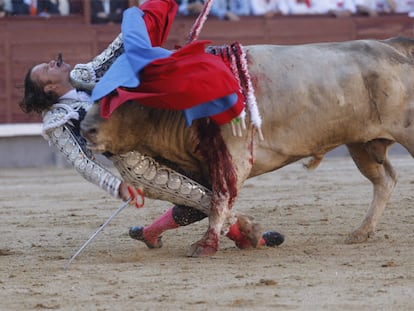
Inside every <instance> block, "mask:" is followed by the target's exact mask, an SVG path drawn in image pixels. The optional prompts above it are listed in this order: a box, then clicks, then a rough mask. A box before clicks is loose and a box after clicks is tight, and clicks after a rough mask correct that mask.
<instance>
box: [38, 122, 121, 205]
mask: <svg viewBox="0 0 414 311" xmlns="http://www.w3.org/2000/svg"><path fill="white" fill-rule="evenodd" d="M45 136H47V138H48V141H49V143H50V144H52V145H54V146H55V147H56V148H57V149H58V150H59V151H60V152H61V153H62V154H63V155H64V157H65V158H66V159H67V161H68V162H69V163H70V164H71V165H72V166H73V167H74V168H75V170H76V171H77V172H78V173H79V174H80V175H82V177H84V178H85V179H86V180H88V181H90V182H92V183H93V184H95V185H97V186H99V187H100V188H102V189H103V190H105V191H107V192H108V193H110V194H111V195H113V196H114V197H116V198H119V186H120V185H121V182H122V180H121V179H120V178H118V177H117V176H115V175H114V174H113V173H112V172H111V171H109V170H108V169H106V168H105V167H104V166H103V165H102V164H100V163H99V162H97V161H96V160H95V159H94V157H93V155H92V152H90V150H88V149H86V147H82V146H83V145H84V141H83V138H81V137H79V136H77V135H76V134H75V133H74V132H73V131H72V130H71V128H70V127H69V126H67V125H62V126H59V127H55V128H51V129H49V130H47V131H46V132H45Z"/></svg>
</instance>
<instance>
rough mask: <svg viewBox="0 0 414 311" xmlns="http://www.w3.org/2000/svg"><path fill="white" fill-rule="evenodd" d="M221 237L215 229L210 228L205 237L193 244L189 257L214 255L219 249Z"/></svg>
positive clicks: (188, 253)
mask: <svg viewBox="0 0 414 311" xmlns="http://www.w3.org/2000/svg"><path fill="white" fill-rule="evenodd" d="M218 244H219V238H218V234H217V233H215V231H214V230H213V229H209V230H208V231H207V232H206V234H205V235H204V237H203V238H202V239H201V240H200V241H198V242H196V243H194V244H193V245H191V247H190V249H189V251H188V252H187V256H188V257H206V256H212V255H214V254H215V253H216V252H217V250H218Z"/></svg>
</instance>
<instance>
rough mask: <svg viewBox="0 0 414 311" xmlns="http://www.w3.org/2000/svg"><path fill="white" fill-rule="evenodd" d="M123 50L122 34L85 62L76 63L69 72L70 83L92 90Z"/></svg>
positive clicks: (78, 87) (82, 88) (76, 86)
mask: <svg viewBox="0 0 414 311" xmlns="http://www.w3.org/2000/svg"><path fill="white" fill-rule="evenodd" d="M123 52H124V45H123V40H122V34H119V35H118V36H117V37H116V38H115V40H114V41H113V42H112V43H111V44H109V46H108V47H107V48H106V49H105V50H104V51H103V52H102V53H101V54H99V55H98V56H96V57H95V58H94V59H93V60H92V61H90V62H89V63H87V64H77V65H75V67H74V68H73V69H72V70H71V72H70V81H71V83H72V85H73V86H74V87H75V88H77V89H81V90H86V91H92V89H93V88H94V86H95V84H96V83H98V82H99V80H100V79H101V78H102V76H103V75H104V73H105V72H106V71H107V70H108V69H109V67H110V66H111V65H112V63H113V62H114V61H115V60H116V59H117V58H118V56H119V55H121V54H122V53H123Z"/></svg>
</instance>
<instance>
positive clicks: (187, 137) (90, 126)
mask: <svg viewBox="0 0 414 311" xmlns="http://www.w3.org/2000/svg"><path fill="white" fill-rule="evenodd" d="M245 51H246V55H247V60H248V70H249V72H250V76H251V78H252V84H253V87H254V90H255V95H256V99H257V103H258V109H259V112H260V114H261V116H262V121H263V123H262V133H263V136H264V140H261V139H258V135H257V133H256V130H255V128H254V127H252V126H250V127H249V128H248V129H247V131H245V132H244V133H243V135H242V136H241V137H240V136H235V135H234V133H233V131H232V129H231V126H230V125H224V126H221V127H219V126H217V125H215V124H213V123H212V122H209V121H208V119H202V120H197V121H195V122H194V123H193V124H192V126H190V127H186V126H185V123H184V118H183V116H182V114H181V113H180V112H178V111H167V110H157V109H153V108H149V107H145V106H142V105H139V104H138V103H136V102H127V103H125V104H123V105H121V106H120V107H119V108H117V109H116V110H115V112H114V113H113V114H112V116H111V117H110V118H109V119H103V118H101V117H100V113H99V105H98V104H95V105H93V106H92V108H91V109H90V110H89V111H88V113H87V115H86V117H85V119H84V120H83V122H82V124H81V128H82V131H83V134H84V136H85V138H86V139H87V140H88V144H89V148H91V149H92V150H94V151H96V152H110V153H113V154H122V153H126V152H128V151H133V150H137V151H139V152H141V153H144V154H147V155H149V156H152V157H154V158H157V159H164V160H165V161H167V163H173V164H174V166H175V167H178V168H180V169H181V170H182V171H184V172H186V173H187V174H189V175H190V176H192V178H194V179H196V180H198V181H199V182H201V183H203V184H207V185H209V186H210V187H211V188H212V190H213V199H212V206H211V211H210V213H209V225H208V230H207V232H206V233H205V234H204V236H203V237H202V238H201V239H200V240H199V241H198V242H196V243H194V244H193V245H192V246H191V248H190V251H189V255H191V256H204V255H212V254H214V253H215V252H216V251H217V249H218V245H219V243H218V240H219V234H220V232H221V229H222V226H223V223H224V222H225V220H226V217H228V215H229V211H230V209H231V208H232V205H233V203H234V199H235V198H236V197H237V191H238V190H240V188H241V187H242V186H243V183H244V181H245V180H246V179H247V178H251V177H254V176H258V175H261V174H264V173H267V172H271V171H274V170H277V169H279V168H281V167H283V166H285V165H288V164H290V163H292V162H295V161H298V160H299V159H303V158H307V157H312V158H311V160H310V161H309V162H308V164H307V166H308V167H309V168H316V167H317V165H318V164H319V163H320V161H321V160H322V159H323V156H324V155H325V154H326V153H327V152H329V151H330V150H332V149H334V148H336V147H338V146H340V145H346V147H347V148H348V150H349V154H350V156H351V157H352V159H353V161H354V162H355V164H356V166H357V167H358V169H359V170H360V172H361V173H362V174H363V175H364V176H365V177H366V178H367V179H368V180H369V181H370V182H371V183H372V186H373V199H372V202H371V203H370V206H369V208H368V210H367V213H366V215H365V218H364V219H363V221H362V223H361V224H360V226H359V227H357V228H356V229H355V230H353V231H352V232H351V233H350V234H349V235H348V237H347V238H346V242H347V243H360V242H364V241H366V240H367V239H368V238H369V237H371V236H372V235H373V234H374V233H375V229H376V226H377V224H378V221H379V219H380V217H381V215H382V213H383V211H384V209H385V207H386V204H387V202H388V201H389V199H390V196H391V193H392V191H393V188H394V186H395V185H396V182H397V175H396V172H395V170H394V169H393V167H392V165H391V163H390V161H389V159H388V154H387V152H388V149H389V147H390V146H391V145H392V144H393V143H396V142H397V143H399V144H401V145H402V146H403V147H405V148H406V149H407V150H408V152H409V153H410V154H411V155H414V123H413V121H414V83H413V81H412V80H413V77H414V62H413V51H414V40H411V39H408V38H401V37H398V38H390V39H387V40H355V41H348V42H341V43H318V44H305V45H292V46H279V45H252V46H246V47H245ZM247 121H248V120H247ZM248 123H249V122H248ZM120 138H122V139H120ZM275 186H276V185H275Z"/></svg>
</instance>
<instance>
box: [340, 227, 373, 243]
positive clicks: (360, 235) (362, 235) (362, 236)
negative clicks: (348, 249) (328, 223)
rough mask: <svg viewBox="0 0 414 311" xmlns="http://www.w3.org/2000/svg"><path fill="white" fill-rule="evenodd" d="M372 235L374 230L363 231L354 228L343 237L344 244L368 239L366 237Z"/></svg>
mask: <svg viewBox="0 0 414 311" xmlns="http://www.w3.org/2000/svg"><path fill="white" fill-rule="evenodd" d="M372 236H374V232H365V231H360V230H356V231H354V232H351V233H350V234H349V235H348V236H347V238H346V239H345V244H357V243H362V242H365V241H366V240H368V238H370V237H372Z"/></svg>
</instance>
